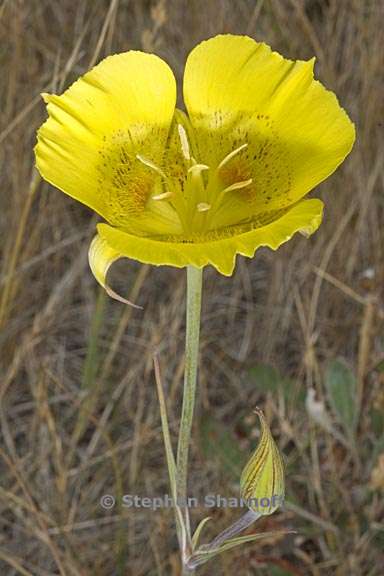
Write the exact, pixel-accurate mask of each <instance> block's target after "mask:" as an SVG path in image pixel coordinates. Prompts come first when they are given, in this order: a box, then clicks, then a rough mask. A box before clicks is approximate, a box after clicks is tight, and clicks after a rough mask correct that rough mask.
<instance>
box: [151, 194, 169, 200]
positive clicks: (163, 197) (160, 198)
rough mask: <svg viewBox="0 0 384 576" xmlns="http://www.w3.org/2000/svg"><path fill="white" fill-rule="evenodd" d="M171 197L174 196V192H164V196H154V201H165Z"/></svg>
mask: <svg viewBox="0 0 384 576" xmlns="http://www.w3.org/2000/svg"><path fill="white" fill-rule="evenodd" d="M170 196H172V192H163V193H162V194H156V195H155V196H152V200H165V199H166V198H169V197H170Z"/></svg>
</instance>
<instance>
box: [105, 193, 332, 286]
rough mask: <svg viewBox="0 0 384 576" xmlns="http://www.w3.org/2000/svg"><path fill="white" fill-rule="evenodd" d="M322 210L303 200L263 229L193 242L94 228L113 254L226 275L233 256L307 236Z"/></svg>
mask: <svg viewBox="0 0 384 576" xmlns="http://www.w3.org/2000/svg"><path fill="white" fill-rule="evenodd" d="M322 211H323V203H322V202H321V201H320V200H317V199H311V200H303V201H301V202H299V203H298V204H296V205H295V206H294V207H293V208H291V209H290V210H289V211H288V212H286V213H285V214H284V215H283V216H282V217H281V218H279V219H277V220H275V221H273V222H271V223H270V224H268V225H266V226H262V227H260V228H256V229H254V230H250V231H249V232H245V233H239V230H238V229H237V228H236V227H234V228H233V229H231V228H228V229H224V230H222V231H221V232H219V231H215V232H212V233H211V234H205V235H202V236H201V238H194V239H191V238H183V237H182V236H175V237H168V238H163V239H156V240H155V239H153V238H142V237H137V236H134V235H132V234H127V233H125V232H123V231H121V230H118V229H116V228H113V227H112V226H109V225H108V224H99V225H98V227H97V228H98V232H99V234H100V237H101V238H102V239H103V240H105V242H106V243H107V244H108V246H109V247H110V248H111V249H112V250H114V251H115V253H116V254H120V255H123V256H126V257H128V258H132V259H134V260H139V261H140V262H144V263H147V264H154V265H170V266H176V267H178V268H182V267H184V266H187V265H193V266H196V267H198V268H201V267H203V266H206V265H207V264H211V265H212V266H214V267H215V268H216V269H217V270H218V271H219V272H221V273H222V274H224V275H226V276H230V275H231V274H232V272H233V269H234V266H235V259H236V254H242V255H243V256H248V257H252V256H253V255H254V253H255V251H256V249H257V248H259V247H260V246H268V247H269V248H272V249H273V250H276V249H277V248H278V247H279V246H280V245H281V244H283V243H284V242H286V241H287V240H289V239H290V238H291V237H292V236H293V234H295V233H296V232H302V233H304V234H306V235H310V234H312V232H314V231H315V230H316V229H317V228H318V226H319V225H320V222H321V218H322Z"/></svg>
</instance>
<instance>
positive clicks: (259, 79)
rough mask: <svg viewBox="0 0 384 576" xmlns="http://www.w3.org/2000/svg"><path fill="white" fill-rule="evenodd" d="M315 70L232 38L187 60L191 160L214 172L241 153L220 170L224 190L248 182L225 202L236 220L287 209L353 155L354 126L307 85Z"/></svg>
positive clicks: (215, 41)
mask: <svg viewBox="0 0 384 576" xmlns="http://www.w3.org/2000/svg"><path fill="white" fill-rule="evenodd" d="M313 64H314V60H311V61H309V62H303V61H296V62H294V61H291V60H287V59H285V58H283V57H282V56H280V55H279V54H277V53H276V52H272V51H271V49H270V48H269V47H268V46H267V45H265V44H263V43H258V42H255V41H254V40H252V39H251V38H248V37H246V36H232V35H222V36H216V37H215V38H212V39H210V40H207V41H205V42H202V43H201V44H199V45H198V46H197V47H196V48H195V49H194V50H193V51H192V52H191V54H190V55H189V57H188V60H187V64H186V69H185V75H184V100H185V104H186V107H187V110H188V113H189V116H190V119H191V124H192V126H193V128H194V129H195V133H196V135H197V136H196V138H197V139H198V148H199V152H200V157H199V158H197V161H198V162H204V163H207V164H209V165H211V166H212V165H216V166H218V165H219V164H220V162H221V161H222V160H223V158H224V157H225V156H227V155H228V154H230V153H231V151H232V150H235V149H237V148H239V150H240V151H239V153H238V154H236V156H235V157H234V158H232V159H230V161H228V163H226V165H225V166H224V167H223V169H222V177H223V179H224V182H225V185H226V186H230V185H231V184H234V183H236V182H240V181H246V180H248V179H252V184H251V185H250V186H248V187H247V188H245V189H244V192H243V194H239V193H236V192H233V193H230V194H231V196H230V195H228V212H230V211H232V212H233V213H235V212H236V217H238V218H240V219H241V217H242V216H243V215H244V214H246V213H247V211H248V213H249V211H250V210H251V211H252V213H256V212H263V211H265V210H273V209H278V208H284V207H287V206H290V205H292V204H293V203H295V202H296V201H297V200H299V199H300V198H302V197H303V196H304V195H305V194H306V193H308V192H309V191H310V190H311V189H312V188H313V187H314V186H316V185H317V184H319V183H320V182H321V181H322V180H324V179H325V178H326V177H327V176H329V175H330V174H331V173H332V172H333V171H334V170H335V169H336V168H337V166H338V165H339V164H340V163H341V162H342V161H343V159H344V158H345V157H346V155H347V154H348V153H349V152H350V150H351V148H352V145H353V142H354V138H355V132H354V126H353V124H352V122H351V121H350V120H349V118H348V116H347V114H346V113H345V111H344V110H343V109H342V108H341V107H340V106H339V104H338V101H337V99H336V97H335V95H334V94H333V93H332V92H329V91H327V90H326V89H325V88H324V87H323V86H322V85H321V84H320V83H319V82H317V81H315V80H314V79H313ZM245 144H247V146H245ZM243 145H244V147H243V148H242V146H243ZM223 221H225V219H224V220H223Z"/></svg>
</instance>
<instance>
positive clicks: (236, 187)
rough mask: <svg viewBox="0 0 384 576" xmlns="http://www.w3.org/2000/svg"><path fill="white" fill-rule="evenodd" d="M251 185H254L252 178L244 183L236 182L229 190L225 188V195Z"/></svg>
mask: <svg viewBox="0 0 384 576" xmlns="http://www.w3.org/2000/svg"><path fill="white" fill-rule="evenodd" d="M250 184H252V178H250V179H249V180H243V181H242V182H235V183H234V184H231V185H230V186H228V187H227V188H224V190H223V193H224V192H233V190H241V188H245V187H246V186H249V185H250Z"/></svg>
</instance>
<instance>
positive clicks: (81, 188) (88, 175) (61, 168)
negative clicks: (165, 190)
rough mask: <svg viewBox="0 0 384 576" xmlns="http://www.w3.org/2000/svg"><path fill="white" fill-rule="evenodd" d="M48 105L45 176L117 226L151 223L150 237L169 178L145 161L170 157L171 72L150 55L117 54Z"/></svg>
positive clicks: (42, 154) (41, 159)
mask: <svg viewBox="0 0 384 576" xmlns="http://www.w3.org/2000/svg"><path fill="white" fill-rule="evenodd" d="M44 100H45V101H46V102H47V110H48V114H49V118H48V120H47V121H46V122H45V123H44V124H43V125H42V127H41V128H40V130H39V132H38V144H37V146H36V148H35V152H36V164H37V168H38V169H39V171H40V173H41V175H42V176H43V177H44V178H45V179H46V180H48V182H50V183H51V184H53V185H54V186H57V187H58V188H60V189H61V190H62V191H63V192H65V193H67V194H69V195H70V196H72V197H73V198H75V199H77V200H79V201H80V202H82V203H84V204H86V205H87V206H89V207H91V208H93V209H94V210H95V211H96V212H98V213H99V214H100V215H102V216H103V217H104V218H105V219H106V220H107V221H109V222H110V223H112V224H114V225H119V226H124V225H125V224H126V222H127V221H129V220H133V221H135V222H136V223H137V224H138V225H139V224H140V220H141V219H143V220H144V221H143V228H144V231H145V226H146V225H147V224H148V223H147V221H146V218H147V215H146V214H145V215H143V212H144V207H145V205H146V203H147V202H148V200H149V198H150V196H151V194H152V193H156V192H157V193H158V192H159V189H160V187H161V176H160V175H159V174H157V173H156V172H154V171H153V170H151V168H149V167H148V166H146V165H145V164H143V163H142V162H140V160H139V159H138V158H137V156H138V155H140V154H142V155H143V156H144V157H146V158H148V159H149V160H150V161H151V162H153V163H155V164H156V163H157V162H158V161H160V160H161V158H162V155H163V151H164V146H165V143H166V140H167V136H168V131H169V127H170V124H171V121H172V116H173V113H174V108H175V101H176V83H175V79H174V76H173V73H172V71H171V70H170V68H169V67H168V65H167V64H166V63H165V62H163V61H162V60H161V59H160V58H158V57H157V56H155V55H152V54H145V53H143V52H134V51H131V52H126V53H123V54H117V55H114V56H110V57H108V58H106V59H105V60H103V61H102V62H101V63H100V64H98V65H97V66H96V67H95V68H93V69H92V70H91V71H90V72H87V73H86V74H85V75H84V76H82V77H81V78H80V79H79V80H77V81H76V82H75V83H74V84H73V85H72V86H71V87H70V88H69V89H68V90H66V91H65V92H64V94H62V95H61V96H56V95H44ZM156 207H157V210H159V208H158V204H157V205H156ZM161 210H162V213H161V214H160V215H159V216H156V215H155V216H154V218H155V219H156V217H157V218H158V219H159V220H161V221H162V222H163V221H164V220H166V222H167V225H165V226H163V228H164V229H169V225H168V220H169V218H170V219H171V220H172V219H173V217H174V216H173V214H172V213H171V212H170V211H168V212H167V211H166V210H167V209H166V207H162V208H161ZM160 229H161V228H160Z"/></svg>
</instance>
